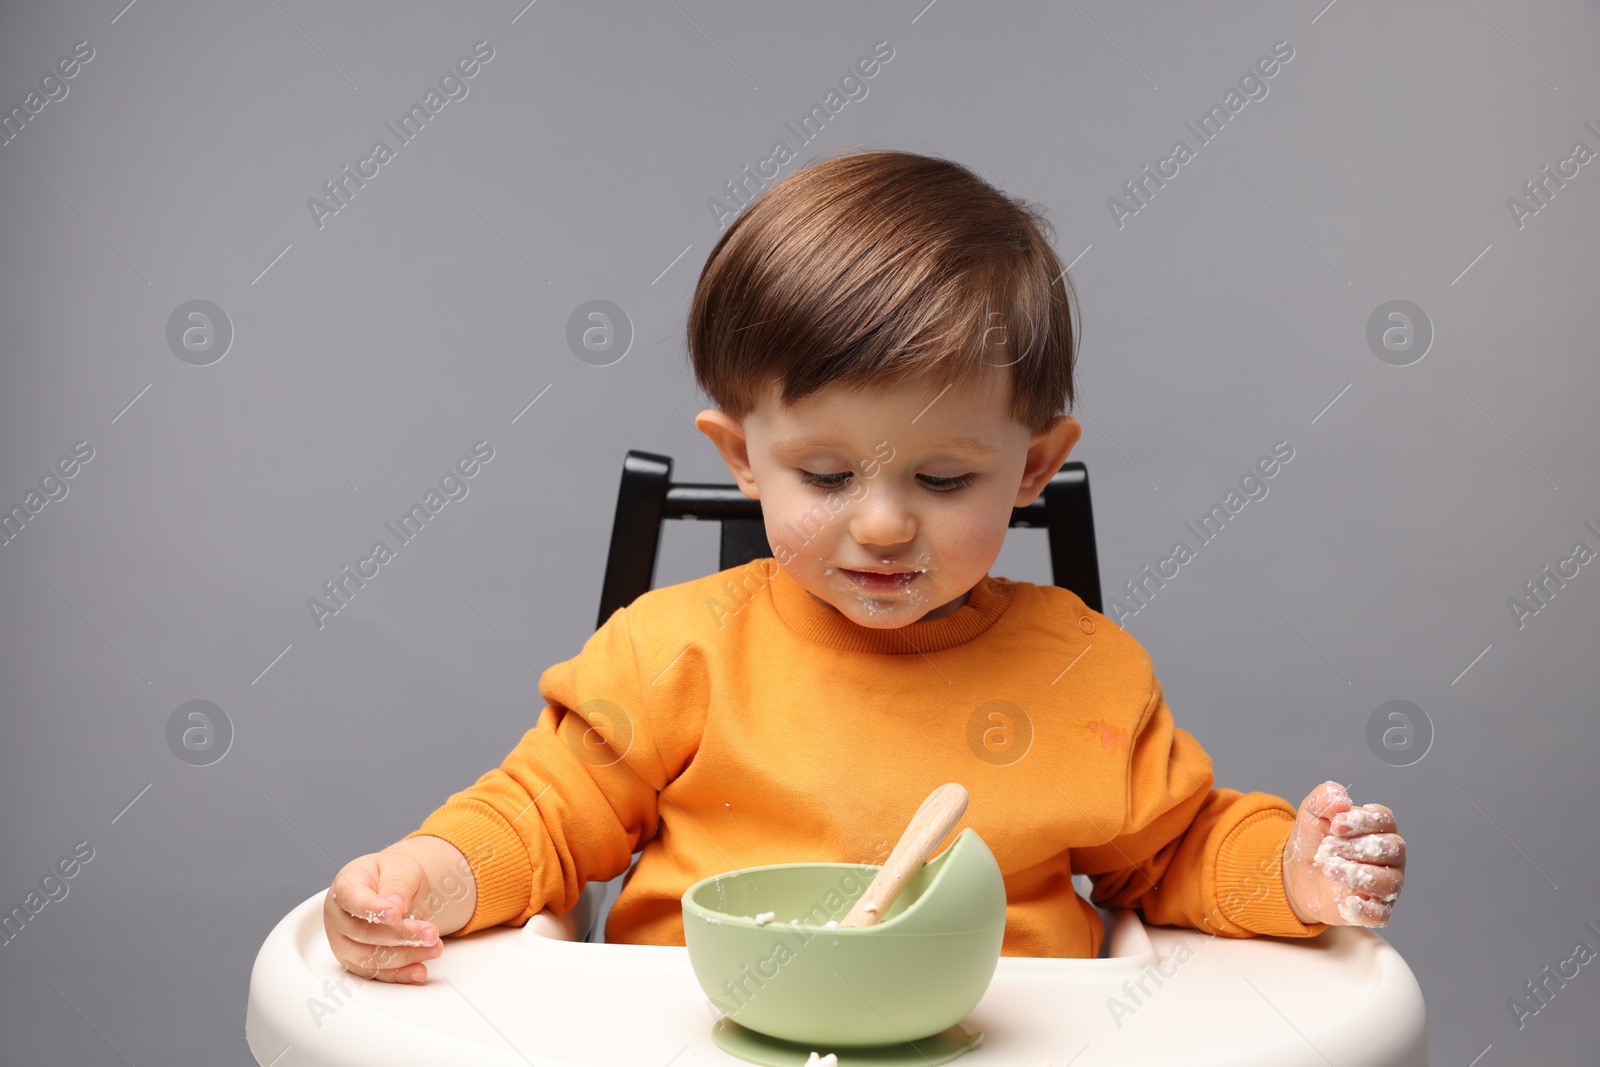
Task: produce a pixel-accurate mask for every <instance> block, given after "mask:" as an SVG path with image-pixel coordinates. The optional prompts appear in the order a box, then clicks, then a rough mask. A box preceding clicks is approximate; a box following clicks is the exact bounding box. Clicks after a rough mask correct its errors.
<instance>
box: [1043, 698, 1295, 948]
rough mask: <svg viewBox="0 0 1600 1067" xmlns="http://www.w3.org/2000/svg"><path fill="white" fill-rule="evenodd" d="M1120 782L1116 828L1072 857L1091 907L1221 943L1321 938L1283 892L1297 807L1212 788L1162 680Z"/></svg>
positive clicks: (1205, 762)
mask: <svg viewBox="0 0 1600 1067" xmlns="http://www.w3.org/2000/svg"><path fill="white" fill-rule="evenodd" d="M1152 677H1153V676H1152ZM1127 773H1128V782H1127V790H1126V797H1127V804H1126V808H1125V815H1124V818H1123V822H1122V825H1121V826H1120V827H1119V828H1117V829H1116V830H1115V831H1114V832H1112V833H1111V835H1110V840H1108V841H1107V842H1106V843H1105V844H1103V845H1094V846H1089V847H1084V848H1075V849H1073V850H1072V853H1071V856H1072V867H1073V870H1074V871H1076V872H1077V873H1080V874H1086V875H1088V876H1089V877H1090V879H1091V881H1092V882H1093V883H1094V891H1093V893H1092V897H1093V899H1094V902H1095V903H1096V904H1098V905H1100V906H1102V907H1109V908H1138V909H1139V910H1140V911H1141V912H1142V913H1143V914H1144V917H1145V918H1146V919H1147V920H1148V921H1150V922H1152V923H1156V924H1158V925H1163V926H1190V927H1194V928H1196V929H1203V930H1207V931H1210V932H1212V933H1216V934H1221V935H1223V936H1225V937H1250V936H1253V935H1256V934H1273V935H1277V936H1280V937H1312V936H1315V935H1316V934H1320V933H1321V932H1322V931H1323V930H1325V929H1327V925H1326V924H1325V923H1309V924H1308V923H1303V922H1301V921H1300V920H1299V919H1298V918H1297V917H1296V916H1295V914H1294V911H1293V909H1291V908H1290V906H1289V900H1288V897H1287V896H1286V895H1285V892H1284V888H1283V869H1282V866H1281V858H1282V853H1283V848H1284V845H1285V843H1286V842H1287V841H1288V839H1289V832H1290V830H1291V828H1292V827H1293V826H1294V818H1295V809H1294V807H1293V806H1291V805H1290V804H1289V803H1288V802H1287V801H1285V800H1283V799H1282V798H1280V797H1275V796H1272V795H1270V794H1268V793H1241V792H1239V791H1238V790H1235V789H1214V788H1212V781H1213V776H1212V769H1211V758H1210V757H1209V756H1208V755H1206V753H1205V750H1204V749H1202V748H1201V747H1200V744H1199V742H1197V741H1196V740H1195V739H1194V738H1193V737H1192V736H1191V735H1190V734H1189V733H1188V732H1187V731H1185V730H1182V729H1179V728H1178V727H1177V726H1176V725H1174V723H1173V721H1172V713H1171V711H1170V710H1169V709H1168V708H1167V703H1166V699H1165V698H1164V697H1163V695H1162V692H1161V682H1160V681H1159V680H1155V681H1154V684H1153V687H1152V690H1151V695H1150V701H1149V704H1148V705H1147V706H1146V708H1145V710H1144V714H1143V715H1142V717H1141V719H1140V722H1139V725H1138V727H1137V728H1136V730H1135V734H1134V738H1133V742H1132V745H1131V752H1130V756H1129V765H1128V771H1127ZM1103 829H1105V830H1108V831H1109V830H1110V829H1111V828H1109V827H1104V828H1103Z"/></svg>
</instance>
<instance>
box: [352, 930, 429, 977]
mask: <svg viewBox="0 0 1600 1067" xmlns="http://www.w3.org/2000/svg"><path fill="white" fill-rule="evenodd" d="M332 940H333V947H334V956H335V957H336V958H337V959H338V961H339V963H340V965H341V966H343V967H344V968H345V970H347V971H349V972H351V973H352V974H359V975H360V976H361V977H363V978H370V979H374V980H376V981H380V982H406V983H417V982H421V981H423V980H425V979H426V978H427V975H428V970H427V968H426V967H425V966H423V963H424V962H425V961H427V960H432V959H438V958H439V955H440V954H441V953H442V952H443V951H444V946H443V945H439V944H435V945H432V946H429V947H425V948H424V947H418V948H410V947H406V946H403V945H371V944H365V943H363V942H360V941H356V940H354V939H352V938H349V937H345V936H343V935H336V936H335V938H334V939H332Z"/></svg>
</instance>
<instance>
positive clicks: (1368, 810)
mask: <svg viewBox="0 0 1600 1067" xmlns="http://www.w3.org/2000/svg"><path fill="white" fill-rule="evenodd" d="M1328 828H1329V832H1330V833H1333V834H1336V835H1338V836H1340V837H1355V836H1356V835H1358V834H1392V833H1394V832H1395V822H1394V812H1392V811H1390V810H1389V809H1388V808H1386V807H1384V806H1383V805H1382V804H1362V805H1360V806H1358V807H1353V808H1351V809H1349V810H1348V811H1343V812H1340V813H1339V814H1337V815H1335V816H1333V818H1331V819H1329V820H1328Z"/></svg>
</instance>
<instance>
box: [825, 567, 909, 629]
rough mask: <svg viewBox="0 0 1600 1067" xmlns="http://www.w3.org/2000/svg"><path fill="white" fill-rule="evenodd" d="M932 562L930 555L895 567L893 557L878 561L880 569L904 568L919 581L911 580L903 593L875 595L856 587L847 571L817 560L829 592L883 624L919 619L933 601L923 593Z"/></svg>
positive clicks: (888, 592)
mask: <svg viewBox="0 0 1600 1067" xmlns="http://www.w3.org/2000/svg"><path fill="white" fill-rule="evenodd" d="M932 561H933V553H932V552H923V553H922V554H921V555H919V556H918V557H917V558H916V559H914V560H912V561H911V563H910V564H909V565H908V564H903V563H896V561H895V560H894V558H893V557H885V558H883V559H881V560H879V561H878V562H879V564H880V565H882V566H884V567H896V566H903V567H908V569H910V570H913V571H915V572H917V573H918V574H919V575H921V576H922V577H921V578H913V579H911V580H910V582H911V584H910V585H908V586H906V587H905V588H904V589H900V590H889V591H885V592H881V593H878V592H873V591H871V590H868V589H862V588H861V587H860V586H859V585H857V584H856V582H855V580H854V579H852V578H851V577H850V576H849V575H848V574H846V573H844V572H845V570H846V569H847V568H842V567H835V566H833V565H832V564H830V563H828V562H827V561H826V560H824V559H822V558H820V557H819V558H818V560H817V562H819V563H821V564H822V573H823V576H824V577H826V578H828V579H830V580H831V586H832V588H833V589H835V590H836V591H838V592H839V593H841V594H844V595H848V596H850V597H852V598H854V599H855V600H856V602H857V603H858V604H860V605H861V610H862V612H863V613H864V614H866V615H868V616H869V617H871V618H874V619H882V620H887V619H889V618H890V617H891V616H893V615H902V616H910V617H915V618H921V616H922V615H923V614H924V613H925V612H926V610H927V607H928V604H929V603H930V602H931V601H932V599H933V594H932V593H930V592H928V591H927V586H928V584H929V581H930V580H929V579H928V577H927V575H928V574H929V572H930V571H931V570H932V569H933V568H931V567H930V566H929V564H930V563H932Z"/></svg>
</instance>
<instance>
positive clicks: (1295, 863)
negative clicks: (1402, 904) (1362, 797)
mask: <svg viewBox="0 0 1600 1067" xmlns="http://www.w3.org/2000/svg"><path fill="white" fill-rule="evenodd" d="M1405 878H1406V843H1405V842H1404V841H1403V840H1401V838H1400V835H1399V834H1398V833H1396V832H1395V821H1394V812H1392V811H1390V810H1389V809H1388V808H1386V807H1384V806H1383V805H1382V804H1362V805H1359V806H1354V805H1352V804H1351V803H1350V794H1348V793H1346V792H1345V791H1344V787H1343V786H1341V785H1340V784H1339V783H1338V782H1323V783H1322V784H1321V785H1319V786H1317V788H1315V789H1313V790H1312V791H1311V792H1310V793H1308V794H1307V795H1306V798H1305V800H1303V801H1301V802H1300V811H1299V813H1298V814H1297V815H1296V816H1295V820H1294V829H1293V830H1291V831H1290V833H1289V843H1288V846H1287V847H1286V848H1285V849H1284V850H1283V888H1284V891H1285V893H1287V895H1288V897H1289V906H1290V907H1291V908H1292V909H1293V910H1294V913H1295V915H1296V916H1298V917H1299V919H1300V921H1301V922H1304V923H1312V922H1322V923H1328V924H1330V925H1333V926H1384V925H1386V924H1387V923H1388V922H1389V915H1390V913H1391V912H1392V911H1393V910H1394V902H1395V900H1396V899H1397V898H1398V897H1399V896H1400V886H1401V884H1402V883H1403V882H1404V881H1405Z"/></svg>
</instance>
